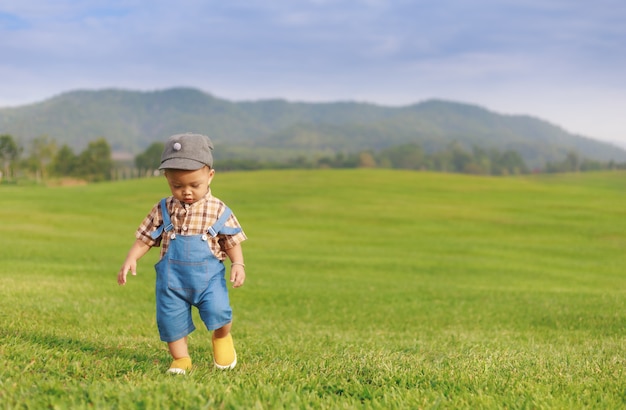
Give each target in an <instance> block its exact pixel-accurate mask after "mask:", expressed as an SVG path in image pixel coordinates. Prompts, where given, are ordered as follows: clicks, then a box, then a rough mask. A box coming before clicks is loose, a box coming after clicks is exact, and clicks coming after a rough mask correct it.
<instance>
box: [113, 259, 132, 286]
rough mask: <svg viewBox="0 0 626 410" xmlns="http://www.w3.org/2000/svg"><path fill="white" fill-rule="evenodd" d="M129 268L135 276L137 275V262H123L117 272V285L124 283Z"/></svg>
mask: <svg viewBox="0 0 626 410" xmlns="http://www.w3.org/2000/svg"><path fill="white" fill-rule="evenodd" d="M129 270H130V272H131V273H132V274H133V276H136V275H137V262H124V265H122V268H121V269H120V271H119V272H118V273H117V284H118V285H125V284H126V275H127V274H128V271H129Z"/></svg>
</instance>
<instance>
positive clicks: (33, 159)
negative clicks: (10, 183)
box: [26, 135, 57, 180]
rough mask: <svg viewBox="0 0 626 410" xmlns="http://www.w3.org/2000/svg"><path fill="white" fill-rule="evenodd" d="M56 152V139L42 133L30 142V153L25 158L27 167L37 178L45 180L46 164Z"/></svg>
mask: <svg viewBox="0 0 626 410" xmlns="http://www.w3.org/2000/svg"><path fill="white" fill-rule="evenodd" d="M56 153H57V144H56V141H54V140H53V139H51V138H50V137H48V136H47V135H42V136H40V137H37V138H35V139H34V140H33V141H32V142H31V146H30V153H29V156H28V158H27V159H26V164H27V166H28V168H29V169H30V170H31V171H32V172H34V173H35V178H36V179H37V180H39V179H42V180H45V179H46V178H47V176H48V166H49V165H50V163H51V162H52V160H53V159H54V157H55V155H56Z"/></svg>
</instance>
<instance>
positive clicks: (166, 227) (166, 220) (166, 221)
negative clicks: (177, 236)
mask: <svg viewBox="0 0 626 410" xmlns="http://www.w3.org/2000/svg"><path fill="white" fill-rule="evenodd" d="M161 215H162V216H163V225H161V226H159V227H158V228H157V229H156V231H154V232H152V233H151V234H150V236H151V237H152V239H156V238H158V237H159V236H161V234H162V233H163V231H165V232H169V231H171V230H172V229H174V225H173V224H172V220H171V219H170V214H169V212H167V198H163V199H161Z"/></svg>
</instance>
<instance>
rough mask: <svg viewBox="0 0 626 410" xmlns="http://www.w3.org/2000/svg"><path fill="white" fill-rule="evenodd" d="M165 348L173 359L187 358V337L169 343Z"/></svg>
mask: <svg viewBox="0 0 626 410" xmlns="http://www.w3.org/2000/svg"><path fill="white" fill-rule="evenodd" d="M167 347H168V348H169V349H170V354H171V355H172V357H173V358H174V359H182V358H183V357H189V350H188V349H187V336H185V337H183V338H182V339H178V340H175V341H173V342H169V343H168V344H167Z"/></svg>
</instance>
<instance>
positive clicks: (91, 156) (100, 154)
mask: <svg viewBox="0 0 626 410" xmlns="http://www.w3.org/2000/svg"><path fill="white" fill-rule="evenodd" d="M112 171H113V159H112V158H111V147H110V146H109V143H108V142H107V140H106V139H104V138H99V139H97V140H95V141H92V142H90V143H89V145H88V146H87V149H85V150H84V151H83V152H81V153H80V155H79V156H78V163H77V169H76V174H77V175H79V176H81V177H82V178H85V179H87V180H88V181H93V182H98V181H105V180H110V179H111V173H112Z"/></svg>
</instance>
